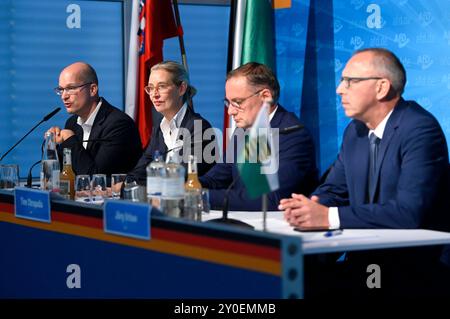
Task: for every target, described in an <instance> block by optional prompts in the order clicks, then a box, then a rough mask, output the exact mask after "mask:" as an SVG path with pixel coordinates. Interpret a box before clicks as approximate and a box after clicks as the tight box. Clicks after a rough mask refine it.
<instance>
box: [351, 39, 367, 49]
mask: <svg viewBox="0 0 450 319" xmlns="http://www.w3.org/2000/svg"><path fill="white" fill-rule="evenodd" d="M350 45H352V46H353V49H354V50H359V49H360V48H361V47H362V46H363V45H364V41H363V39H361V37H358V36H356V37H352V38H351V40H350Z"/></svg>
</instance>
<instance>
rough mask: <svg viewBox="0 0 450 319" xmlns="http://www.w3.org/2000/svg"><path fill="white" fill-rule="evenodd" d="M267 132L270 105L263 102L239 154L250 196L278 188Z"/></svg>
mask: <svg viewBox="0 0 450 319" xmlns="http://www.w3.org/2000/svg"><path fill="white" fill-rule="evenodd" d="M270 132H271V129H270V121H269V104H268V103H264V105H263V106H262V107H261V109H260V110H259V113H258V115H257V117H256V120H255V123H254V124H253V125H252V127H251V128H250V132H249V134H248V135H246V136H245V138H246V141H245V143H244V147H243V149H242V150H241V151H240V153H239V157H238V170H239V175H240V176H241V179H242V181H243V183H244V185H245V187H246V189H247V193H248V195H249V197H250V198H256V197H259V196H261V195H263V194H267V193H269V192H271V191H274V190H277V189H278V188H279V182H278V174H277V173H278V161H277V157H276V149H277V147H276V145H274V141H273V139H272V134H271V133H270Z"/></svg>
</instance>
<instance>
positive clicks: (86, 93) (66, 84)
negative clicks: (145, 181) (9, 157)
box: [49, 62, 142, 175]
mask: <svg viewBox="0 0 450 319" xmlns="http://www.w3.org/2000/svg"><path fill="white" fill-rule="evenodd" d="M55 92H56V94H58V95H59V96H61V100H62V102H63V103H64V106H65V107H66V110H67V112H68V113H69V114H73V116H71V117H70V118H69V119H68V120H67V122H66V125H65V128H64V129H61V128H59V127H52V128H50V129H49V131H53V132H54V133H55V138H56V143H58V144H59V150H60V151H61V152H60V159H62V156H61V154H62V150H63V149H64V148H69V149H71V151H72V168H73V170H74V172H75V174H77V175H79V174H90V175H91V174H96V173H102V174H107V175H110V174H113V173H126V172H128V171H129V170H130V169H131V168H133V167H134V165H135V164H136V162H137V161H138V159H139V157H140V156H141V154H142V146H141V140H140V137H139V132H138V130H137V128H136V126H135V124H134V121H133V120H132V119H131V118H130V117H129V116H128V115H126V114H125V113H123V112H122V111H120V110H119V109H117V108H115V107H113V106H111V105H110V104H109V103H108V102H107V101H106V100H105V99H104V98H103V97H99V93H98V79H97V74H96V72H95V70H94V69H93V68H92V66H90V65H89V64H87V63H83V62H76V63H73V64H71V65H69V66H67V67H66V68H64V69H63V70H62V72H61V74H60V76H59V85H58V87H56V88H55Z"/></svg>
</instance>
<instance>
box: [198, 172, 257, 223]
mask: <svg viewBox="0 0 450 319" xmlns="http://www.w3.org/2000/svg"><path fill="white" fill-rule="evenodd" d="M238 179H239V176H236V177H235V178H234V179H233V181H232V182H231V184H230V185H229V186H228V188H227V190H226V191H225V195H224V196H223V210H222V217H221V218H215V219H210V220H208V221H206V222H207V223H208V222H210V223H218V224H226V225H230V226H236V227H242V228H251V229H254V228H255V227H253V226H252V225H249V224H247V223H244V222H243V221H240V220H238V219H233V218H228V207H229V197H230V191H231V189H232V188H233V186H234V184H235V183H236V181H237V180H238Z"/></svg>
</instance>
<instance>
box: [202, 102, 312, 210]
mask: <svg viewBox="0 0 450 319" xmlns="http://www.w3.org/2000/svg"><path fill="white" fill-rule="evenodd" d="M298 124H300V121H299V120H298V118H297V117H296V116H295V115H294V114H293V113H290V112H287V111H286V110H285V109H284V108H283V107H281V106H280V105H279V106H278V109H277V111H276V113H275V115H274V117H273V118H272V120H271V122H270V125H271V127H272V128H285V127H289V126H293V125H298ZM227 151H228V150H227ZM236 153H237V152H234V155H235V156H234V163H236ZM225 158H226V156H224V163H218V164H216V166H214V167H213V168H212V169H211V170H210V171H209V172H208V173H207V174H206V175H205V176H203V177H202V178H200V182H201V184H202V185H203V187H206V188H209V196H210V203H211V207H212V208H213V209H221V208H222V205H223V200H224V196H225V192H226V189H227V188H228V187H229V186H230V184H231V183H232V181H233V180H236V181H235V184H234V186H233V188H232V189H231V190H230V192H229V209H230V210H249V211H250V210H251V211H255V210H256V211H260V210H261V208H262V207H261V206H262V205H261V198H257V199H250V198H249V197H248V195H247V191H246V189H245V185H244V183H243V182H242V180H241V179H240V178H239V171H238V169H237V166H236V164H234V163H226V161H225ZM278 178H279V184H280V188H279V189H278V190H277V191H274V192H271V193H269V196H268V202H269V203H268V204H269V205H268V209H269V210H278V208H277V207H278V204H279V202H280V199H282V198H285V197H289V196H291V193H292V192H298V193H303V194H310V193H311V191H312V190H314V188H315V186H316V185H317V169H316V161H315V153H314V144H313V140H312V137H311V135H310V134H309V132H308V131H307V130H306V129H304V128H302V129H300V130H298V131H295V132H291V133H289V134H280V136H279V170H278Z"/></svg>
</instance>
